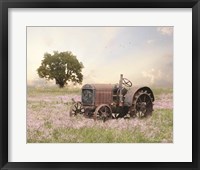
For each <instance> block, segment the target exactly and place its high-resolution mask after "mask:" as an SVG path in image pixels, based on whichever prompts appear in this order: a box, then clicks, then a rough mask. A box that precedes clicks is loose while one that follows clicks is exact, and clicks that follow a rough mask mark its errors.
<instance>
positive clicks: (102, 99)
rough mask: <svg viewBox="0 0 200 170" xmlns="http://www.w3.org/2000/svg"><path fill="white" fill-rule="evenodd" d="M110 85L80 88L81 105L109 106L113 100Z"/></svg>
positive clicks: (88, 85) (92, 85) (87, 85)
mask: <svg viewBox="0 0 200 170" xmlns="http://www.w3.org/2000/svg"><path fill="white" fill-rule="evenodd" d="M113 87H114V85H112V84H86V85H84V86H83V87H82V103H83V105H95V106H98V105H100V104H102V103H104V104H110V103H111V102H112V100H113Z"/></svg>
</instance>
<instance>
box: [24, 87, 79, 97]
mask: <svg viewBox="0 0 200 170" xmlns="http://www.w3.org/2000/svg"><path fill="white" fill-rule="evenodd" d="M27 92H28V95H29V96H36V95H40V94H42V95H67V94H81V88H78V87H71V88H69V87H64V88H58V87H55V86H52V87H33V86H28V87H27Z"/></svg>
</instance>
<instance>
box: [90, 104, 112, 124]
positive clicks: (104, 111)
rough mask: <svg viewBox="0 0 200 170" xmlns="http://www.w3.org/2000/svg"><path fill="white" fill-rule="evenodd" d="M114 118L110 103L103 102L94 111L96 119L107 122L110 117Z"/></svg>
mask: <svg viewBox="0 0 200 170" xmlns="http://www.w3.org/2000/svg"><path fill="white" fill-rule="evenodd" d="M111 118H112V110H111V108H110V106H109V105H107V104H101V105H99V106H98V107H97V108H96V109H95V112H94V119H95V120H103V122H105V121H106V120H108V119H111Z"/></svg>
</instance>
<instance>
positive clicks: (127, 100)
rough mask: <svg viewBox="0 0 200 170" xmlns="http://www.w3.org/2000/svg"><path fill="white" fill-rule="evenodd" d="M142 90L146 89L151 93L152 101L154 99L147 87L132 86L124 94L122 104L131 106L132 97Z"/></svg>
mask: <svg viewBox="0 0 200 170" xmlns="http://www.w3.org/2000/svg"><path fill="white" fill-rule="evenodd" d="M140 90H143V91H147V93H149V94H150V95H151V98H152V102H153V101H154V100H155V98H154V95H153V91H152V90H151V89H150V88H149V87H147V86H143V87H137V86H135V87H132V88H131V89H129V90H128V92H127V94H126V95H125V96H124V97H125V98H124V106H128V107H130V106H132V104H133V99H134V98H135V95H136V94H137V92H138V91H140Z"/></svg>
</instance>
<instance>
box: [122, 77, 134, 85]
mask: <svg viewBox="0 0 200 170" xmlns="http://www.w3.org/2000/svg"><path fill="white" fill-rule="evenodd" d="M122 84H123V85H124V86H126V87H131V86H132V82H131V81H130V80H128V79H126V78H123V80H122Z"/></svg>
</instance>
